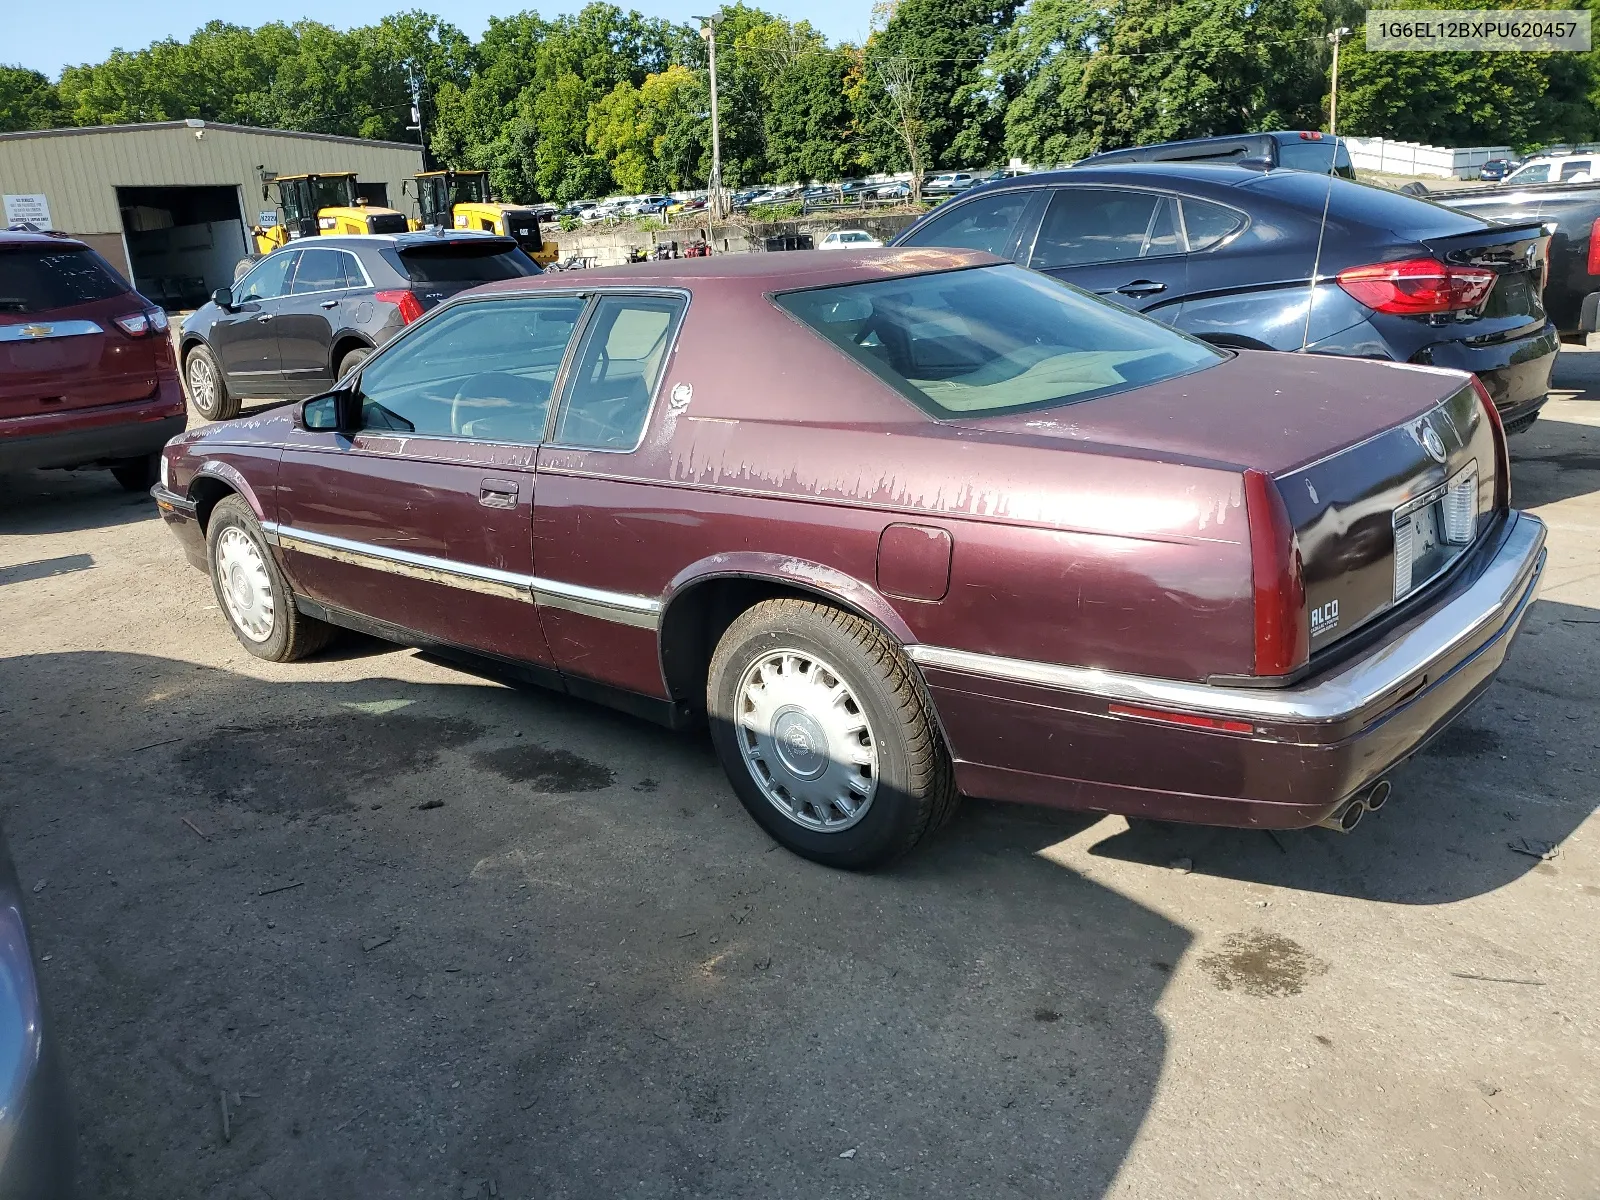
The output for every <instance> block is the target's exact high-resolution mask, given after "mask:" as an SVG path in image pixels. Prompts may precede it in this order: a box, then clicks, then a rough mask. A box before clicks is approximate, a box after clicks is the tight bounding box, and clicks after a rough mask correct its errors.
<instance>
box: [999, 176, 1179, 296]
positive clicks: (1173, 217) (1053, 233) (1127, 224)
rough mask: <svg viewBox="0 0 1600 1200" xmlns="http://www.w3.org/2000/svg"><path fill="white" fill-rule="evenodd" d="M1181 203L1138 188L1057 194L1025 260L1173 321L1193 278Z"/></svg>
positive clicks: (1060, 190) (1063, 190)
mask: <svg viewBox="0 0 1600 1200" xmlns="http://www.w3.org/2000/svg"><path fill="white" fill-rule="evenodd" d="M1178 220H1179V218H1178V207H1177V203H1176V201H1175V199H1174V198H1173V197H1171V196H1167V195H1164V194H1162V193H1160V192H1153V191H1143V190H1136V189H1133V188H1109V187H1060V188H1056V189H1054V194H1053V195H1052V196H1051V197H1050V205H1049V207H1048V208H1047V209H1045V213H1044V220H1043V221H1041V222H1040V224H1039V232H1038V234H1037V235H1036V236H1035V237H1034V241H1033V247H1032V251H1031V253H1030V254H1029V255H1028V257H1027V259H1026V262H1027V265H1028V266H1029V267H1031V268H1032V269H1033V270H1035V271H1042V272H1044V273H1045V274H1046V275H1053V276H1055V277H1056V278H1058V279H1062V280H1065V281H1066V282H1067V283H1072V284H1076V285H1077V286H1078V287H1081V288H1084V289H1086V290H1087V291H1091V292H1094V293H1096V294H1097V295H1101V296H1104V297H1106V298H1107V299H1108V300H1115V301H1116V302H1117V303H1118V304H1121V305H1123V306H1125V307H1127V308H1131V309H1134V310H1136V311H1138V312H1146V313H1149V315H1151V316H1153V317H1155V318H1157V319H1158V320H1161V319H1166V320H1167V321H1168V322H1169V323H1170V321H1171V320H1172V319H1173V317H1175V315H1176V313H1177V308H1178V302H1179V301H1181V300H1182V298H1183V293H1184V289H1185V284H1186V282H1187V277H1188V266H1187V263H1186V261H1185V256H1184V246H1183V241H1182V236H1181V231H1180V228H1179V224H1178Z"/></svg>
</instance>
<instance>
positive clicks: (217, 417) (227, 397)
mask: <svg viewBox="0 0 1600 1200" xmlns="http://www.w3.org/2000/svg"><path fill="white" fill-rule="evenodd" d="M183 379H184V382H185V383H187V384H188V385H189V403H190V404H192V405H194V410H195V412H197V413H199V414H200V415H201V416H202V417H204V418H205V419H206V420H208V421H227V420H230V419H231V418H233V417H237V416H238V415H239V397H237V396H235V395H233V394H231V393H230V392H229V391H228V385H227V383H226V382H225V381H224V380H223V378H222V368H220V367H219V366H217V359H216V356H215V355H213V354H212V353H211V351H210V350H209V349H208V348H206V347H205V346H196V347H195V348H194V349H193V350H191V351H189V357H188V358H186V359H185V360H184V363H183Z"/></svg>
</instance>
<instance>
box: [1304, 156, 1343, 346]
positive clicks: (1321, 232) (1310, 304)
mask: <svg viewBox="0 0 1600 1200" xmlns="http://www.w3.org/2000/svg"><path fill="white" fill-rule="evenodd" d="M1339 141H1340V139H1339V135H1338V134H1334V135H1333V153H1332V154H1331V155H1330V156H1329V157H1328V190H1327V192H1326V193H1325V194H1324V195H1323V197H1322V224H1320V225H1318V226H1317V252H1316V254H1315V256H1313V257H1312V259H1311V282H1310V283H1309V284H1307V285H1306V323H1305V327H1304V328H1303V329H1302V330H1301V331H1300V350H1301V352H1304V351H1305V348H1306V347H1307V346H1308V345H1310V344H1311V313H1312V311H1313V310H1314V309H1315V308H1316V306H1317V273H1318V272H1319V271H1321V270H1322V240H1323V238H1325V237H1326V236H1327V234H1328V206H1329V205H1331V204H1332V203H1333V176H1334V168H1335V167H1336V166H1337V165H1338V162H1339Z"/></svg>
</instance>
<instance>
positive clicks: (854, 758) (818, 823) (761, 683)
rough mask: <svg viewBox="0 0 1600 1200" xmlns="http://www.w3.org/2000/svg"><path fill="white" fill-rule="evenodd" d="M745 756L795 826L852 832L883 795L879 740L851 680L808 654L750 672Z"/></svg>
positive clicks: (742, 692)
mask: <svg viewBox="0 0 1600 1200" xmlns="http://www.w3.org/2000/svg"><path fill="white" fill-rule="evenodd" d="M734 719H735V724H736V727H737V736H738V739H739V752H740V754H742V755H743V756H744V763H745V766H746V767H747V768H748V769H749V771H750V777H751V778H752V779H754V780H755V782H756V785H757V786H758V787H759V788H760V789H761V793H762V795H764V796H765V797H766V798H767V800H768V801H769V802H770V803H771V804H772V806H773V807H774V808H776V809H777V810H778V811H779V812H781V813H782V814H783V815H784V816H786V817H788V818H789V819H790V820H791V821H793V822H794V823H795V824H796V825H800V826H802V827H804V828H806V829H810V830H813V831H814V832H818V833H837V832H839V831H840V830H844V829H849V828H850V827H851V826H852V825H854V824H856V822H858V821H860V820H861V818H863V817H864V816H866V815H867V809H869V808H870V807H871V806H872V798H873V796H874V795H875V794H876V792H877V790H878V743H877V740H876V739H875V738H874V737H873V735H872V726H871V723H870V722H868V720H867V714H866V712H865V710H864V709H863V708H862V707H861V705H860V703H859V702H858V701H857V700H856V698H855V695H854V693H853V692H852V691H851V689H850V685H849V684H848V683H846V682H845V679H844V676H842V675H841V674H840V673H839V672H838V671H836V670H834V669H833V667H831V666H829V665H828V664H827V663H826V662H824V661H823V660H822V659H820V658H817V657H815V656H814V655H812V654H809V653H807V652H805V651H801V650H774V651H770V652H768V653H766V654H764V655H762V656H761V657H760V658H759V659H757V660H756V661H755V662H753V663H751V664H750V666H749V667H747V668H746V669H745V672H744V675H743V676H742V677H741V678H740V680H739V694H738V706H737V712H736V715H735V718H734Z"/></svg>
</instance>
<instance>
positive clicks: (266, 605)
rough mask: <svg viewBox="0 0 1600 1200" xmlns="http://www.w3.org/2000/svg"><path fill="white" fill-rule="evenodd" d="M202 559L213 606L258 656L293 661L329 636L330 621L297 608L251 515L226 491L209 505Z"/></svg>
mask: <svg viewBox="0 0 1600 1200" xmlns="http://www.w3.org/2000/svg"><path fill="white" fill-rule="evenodd" d="M206 560H207V562H208V563H209V564H210V567H211V588H212V590H213V591H214V592H215V593H216V595H217V607H219V608H220V609H222V613H223V615H224V616H225V617H227V618H228V624H229V625H230V626H231V627H232V628H233V632H234V636H236V637H237V638H238V639H239V643H240V644H241V645H242V646H243V647H244V648H245V649H246V650H248V651H250V653H251V654H254V655H255V656H256V657H257V658H265V659H267V660H269V661H270V662H292V661H293V660H295V659H297V658H304V657H305V656H306V655H308V654H314V653H316V652H317V651H318V650H320V649H322V648H323V647H324V646H326V645H327V644H328V642H329V641H330V640H331V639H332V637H333V633H334V630H333V627H332V626H331V625H327V624H324V623H323V622H321V621H317V620H313V619H312V618H311V617H307V616H305V615H303V614H302V613H300V612H299V611H298V610H297V609H296V608H295V606H294V596H293V594H292V593H291V592H290V591H289V585H288V582H287V581H286V580H285V579H284V577H283V572H281V571H280V570H278V564H277V563H276V562H275V561H273V558H272V552H271V551H270V550H268V549H267V543H266V539H265V538H263V537H262V536H261V526H260V525H259V524H258V523H257V522H256V518H255V514H254V513H253V512H251V511H250V506H249V505H248V504H246V503H245V502H244V501H243V500H241V499H240V498H239V497H238V496H225V497H224V498H223V499H221V500H219V501H218V502H217V506H216V507H215V508H214V509H212V510H211V522H210V524H209V525H207V527H206Z"/></svg>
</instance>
